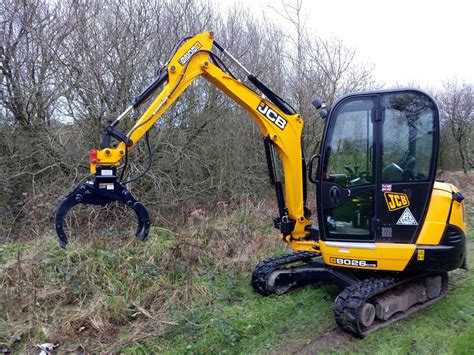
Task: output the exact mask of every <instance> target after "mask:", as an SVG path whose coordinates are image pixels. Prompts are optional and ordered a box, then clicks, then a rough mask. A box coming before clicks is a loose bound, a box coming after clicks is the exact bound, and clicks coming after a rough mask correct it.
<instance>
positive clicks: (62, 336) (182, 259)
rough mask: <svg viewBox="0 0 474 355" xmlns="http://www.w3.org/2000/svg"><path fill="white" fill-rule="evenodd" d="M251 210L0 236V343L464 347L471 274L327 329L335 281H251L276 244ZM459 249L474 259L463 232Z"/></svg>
mask: <svg viewBox="0 0 474 355" xmlns="http://www.w3.org/2000/svg"><path fill="white" fill-rule="evenodd" d="M255 213H259V212H258V211H257V212H255ZM257 217H258V216H256V215H255V214H254V212H248V211H247V212H243V211H236V212H235V213H233V214H232V215H230V216H228V217H225V218H224V217H222V216H221V217H216V218H214V219H212V220H210V221H208V222H207V223H205V224H198V225H195V224H192V223H191V224H190V225H188V226H187V227H185V228H184V229H183V230H181V231H180V233H173V232H170V231H166V230H162V229H154V230H153V232H152V235H151V237H150V240H149V242H147V243H145V244H143V243H140V242H137V241H135V240H124V239H121V238H113V236H111V235H109V236H107V237H102V238H93V239H92V240H85V239H82V240H79V238H76V239H73V241H72V242H71V243H70V245H69V246H68V248H67V250H62V249H60V248H58V247H57V245H56V241H55V239H54V236H53V235H50V236H45V237H44V239H37V240H34V241H30V242H24V243H22V242H12V243H7V244H4V245H2V246H0V261H1V266H0V291H1V293H2V295H3V296H2V298H1V299H0V308H1V312H0V342H2V343H4V344H6V345H8V347H9V348H10V349H12V350H13V351H15V352H16V353H25V352H33V351H34V349H35V344H37V343H41V342H47V341H48V342H50V341H51V342H54V341H58V342H60V344H61V350H62V351H66V350H71V351H73V350H75V349H78V347H82V348H85V349H86V350H87V351H88V352H91V353H100V352H121V353H126V354H145V353H157V352H161V353H165V354H181V353H189V354H201V353H231V354H242V353H245V354H247V353H250V354H252V353H253V354H260V353H271V352H277V353H280V352H282V353H292V352H298V351H302V352H307V353H308V352H309V353H314V352H328V353H336V352H337V353H339V352H357V353H378V354H387V353H388V354H400V353H422V354H424V353H451V354H469V353H474V349H473V344H474V341H473V340H474V297H473V296H472V290H473V289H474V273H468V274H467V276H466V277H464V278H463V279H462V280H459V281H457V282H456V284H455V286H454V287H453V288H451V289H450V291H449V293H448V295H447V297H446V298H445V299H443V300H441V301H440V302H438V303H436V304H434V305H432V306H430V307H428V308H427V309H425V310H423V311H420V312H419V313H417V314H415V315H413V316H411V317H410V318H408V319H406V320H403V321H401V322H399V323H396V324H393V325H391V326H389V327H387V328H384V329H381V330H379V331H377V332H375V333H373V334H371V335H369V336H368V337H367V338H365V339H363V340H358V339H354V338H351V337H350V336H348V335H345V334H342V333H341V332H338V331H337V330H336V328H335V321H334V315H333V312H332V304H333V302H334V299H335V297H336V296H337V294H338V292H339V289H338V288H337V287H335V286H334V285H329V284H325V283H320V284H315V285H313V286H310V287H307V288H305V289H302V290H299V291H296V292H292V293H289V294H287V295H283V296H275V297H261V296H259V295H257V294H255V293H254V292H253V290H252V287H251V285H250V273H251V270H252V268H253V267H254V266H255V264H256V263H257V262H258V261H259V260H260V259H262V258H264V257H268V256H270V255H275V254H281V253H284V252H285V249H284V248H283V247H282V246H281V244H280V242H279V241H277V240H276V238H275V237H274V235H275V233H274V231H273V229H271V228H269V227H268V224H266V223H264V222H266V220H265V221H264V222H261V223H263V224H259V222H258V221H260V220H262V218H260V217H258V218H257ZM262 230H263V231H264V232H262ZM473 232H474V231H473V230H472V229H470V231H469V235H471V236H472V235H473ZM468 255H469V261H470V264H471V265H474V258H473V256H474V241H472V239H470V242H469V254H468ZM456 273H462V271H456Z"/></svg>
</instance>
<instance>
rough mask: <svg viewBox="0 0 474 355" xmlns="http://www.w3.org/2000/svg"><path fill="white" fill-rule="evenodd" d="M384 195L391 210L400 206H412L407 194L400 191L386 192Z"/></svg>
mask: <svg viewBox="0 0 474 355" xmlns="http://www.w3.org/2000/svg"><path fill="white" fill-rule="evenodd" d="M384 196H385V202H387V207H388V210H389V211H396V210H399V209H400V208H404V207H408V206H410V200H409V199H408V196H407V195H406V194H402V193H399V192H385V193H384Z"/></svg>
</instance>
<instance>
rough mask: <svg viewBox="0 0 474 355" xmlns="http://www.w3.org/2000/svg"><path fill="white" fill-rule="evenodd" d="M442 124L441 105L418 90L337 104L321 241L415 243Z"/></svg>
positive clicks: (322, 187)
mask: <svg viewBox="0 0 474 355" xmlns="http://www.w3.org/2000/svg"><path fill="white" fill-rule="evenodd" d="M438 124H439V123H438V113H437V109H436V105H435V104H434V102H433V100H432V99H431V98H430V97H429V96H428V95H426V94H424V93H422V92H419V91H416V90H403V91H400V90H396V91H377V92H370V93H363V94H352V95H348V96H346V97H343V98H342V99H340V100H339V101H337V102H336V103H335V104H334V106H333V108H332V109H331V111H330V113H329V116H328V120H327V122H326V126H325V133H324V136H323V142H322V145H321V154H320V155H321V158H320V161H319V167H318V181H319V184H318V186H317V205H318V211H319V213H318V218H319V225H320V230H321V238H322V239H323V240H328V241H330V240H334V241H354V242H356V241H357V242H374V241H377V242H400V243H410V242H412V241H413V240H414V238H415V237H416V235H417V233H418V229H419V228H418V226H419V225H420V224H421V222H422V220H423V218H424V215H425V212H426V209H427V205H428V203H429V198H430V195H431V189H432V185H433V181H434V176H435V171H436V160H437V159H436V157H437V149H438V143H437V142H438V139H439V138H438Z"/></svg>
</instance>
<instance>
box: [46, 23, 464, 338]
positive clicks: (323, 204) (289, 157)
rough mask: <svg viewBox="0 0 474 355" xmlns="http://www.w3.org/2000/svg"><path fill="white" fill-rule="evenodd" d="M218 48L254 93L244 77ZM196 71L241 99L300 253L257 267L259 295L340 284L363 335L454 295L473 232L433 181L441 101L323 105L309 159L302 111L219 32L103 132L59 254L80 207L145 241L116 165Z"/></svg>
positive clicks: (197, 42)
mask: <svg viewBox="0 0 474 355" xmlns="http://www.w3.org/2000/svg"><path fill="white" fill-rule="evenodd" d="M218 53H220V54H222V55H224V56H225V57H226V58H227V59H228V60H230V61H231V62H232V63H233V64H234V66H235V67H237V68H239V69H240V70H242V71H243V72H244V73H245V75H246V79H247V80H248V82H249V83H251V84H253V87H254V88H253V89H252V88H251V87H250V86H249V85H246V84H245V83H244V82H243V81H242V80H239V79H237V78H236V77H235V76H234V75H233V74H232V72H231V71H230V70H229V68H228V67H227V66H226V64H225V62H224V61H223V60H222V59H221V57H220V56H219V55H218ZM199 76H202V77H204V78H205V79H206V80H208V81H209V82H211V83H212V84H214V85H215V86H217V87H218V88H219V89H221V90H222V91H223V92H224V93H225V94H226V95H227V96H229V97H230V98H231V99H233V100H234V101H235V102H237V104H239V105H240V106H241V107H242V108H244V109H245V110H246V111H247V112H248V113H249V114H250V116H251V117H252V118H253V119H254V121H255V122H256V123H257V125H258V127H259V128H260V130H261V132H262V135H263V142H264V147H265V153H266V160H267V164H268V172H269V175H270V180H271V183H272V185H273V187H274V189H275V193H276V198H277V205H278V217H277V218H275V219H274V225H275V228H277V229H278V230H279V231H280V238H281V240H282V241H283V242H285V243H287V244H288V245H289V246H290V247H291V248H292V249H293V251H294V252H293V253H292V254H289V255H286V256H280V257H275V258H270V259H268V260H264V261H262V262H260V263H259V264H258V265H257V266H256V268H255V270H254V271H253V274H252V285H253V287H254V289H255V291H256V292H258V293H259V294H261V295H264V296H268V295H272V294H282V293H284V292H287V291H289V290H292V289H294V288H297V287H301V286H303V285H306V284H309V283H312V282H315V281H319V280H325V281H330V282H334V283H336V284H338V285H340V286H341V287H342V288H343V291H342V292H341V293H340V294H339V295H338V296H337V298H336V300H335V306H334V312H335V316H336V322H337V323H338V324H339V326H340V327H341V328H342V329H344V330H345V331H347V332H350V333H352V334H353V335H355V336H358V337H364V336H365V335H367V334H368V333H370V332H372V331H374V330H376V329H379V328H380V327H383V326H385V325H387V324H389V323H392V322H394V321H396V320H399V319H401V318H404V317H406V316H408V315H409V314H411V313H413V312H415V311H417V310H419V309H421V308H424V307H426V306H428V305H430V304H432V303H433V302H436V301H437V300H439V299H440V298H442V297H443V296H444V295H445V294H446V291H447V288H448V271H450V270H454V269H456V268H460V267H461V268H466V236H465V233H466V226H465V222H464V215H463V199H464V197H463V195H462V194H461V192H459V191H458V189H457V188H456V187H454V186H453V185H450V184H447V183H444V182H440V181H435V175H436V164H437V157H438V147H439V114H438V109H437V106H436V103H435V102H434V100H433V99H432V98H431V97H430V96H428V95H427V94H425V93H423V92H421V91H419V90H414V89H406V90H378V91H370V92H361V93H353V94H348V95H346V96H344V97H342V98H340V99H338V100H337V101H336V102H334V103H333V104H332V106H331V108H330V109H329V110H326V109H324V106H325V105H324V102H323V101H322V100H320V99H316V100H315V101H314V102H313V104H314V105H315V106H316V108H317V109H318V110H320V115H321V116H322V117H326V120H325V128H324V134H323V139H322V144H321V148H320V154H318V155H316V156H313V157H312V158H311V160H310V161H309V164H306V162H305V159H304V156H303V151H302V130H303V125H304V121H303V118H302V117H301V115H300V114H298V113H297V112H296V111H295V110H294V109H293V107H291V105H290V104H288V103H287V102H286V101H285V100H284V99H282V98H281V97H279V96H278V95H277V94H275V93H274V92H273V91H272V90H270V89H269V88H268V87H267V86H266V85H265V84H264V83H263V82H261V81H260V80H259V79H258V78H257V77H256V76H255V75H254V74H252V73H251V72H250V71H249V70H247V69H246V68H245V67H244V66H243V65H242V64H241V63H239V61H238V60H237V59H236V58H234V57H233V56H232V55H231V54H230V53H229V52H228V51H227V50H226V49H225V48H224V47H223V46H222V45H220V44H219V43H218V42H217V41H215V39H214V33H213V32H205V33H201V34H198V35H197V36H195V37H186V38H184V39H183V40H181V41H180V42H179V43H178V44H177V45H176V47H175V49H174V51H173V54H172V56H171V58H170V59H169V61H168V62H167V63H166V65H164V66H163V67H162V68H161V69H160V70H159V72H158V74H157V77H156V79H155V80H154V81H153V82H152V83H151V84H150V85H149V86H148V87H147V88H146V89H145V90H144V91H143V92H142V93H140V94H139V95H138V96H136V97H135V98H134V99H133V101H132V104H131V106H130V107H128V108H127V109H126V110H125V111H124V112H123V113H122V114H121V115H120V116H119V117H118V118H117V119H116V120H115V121H114V122H113V123H111V124H110V125H109V126H107V127H106V128H105V132H104V135H103V139H102V143H101V145H100V149H99V150H92V151H91V152H90V170H91V173H92V174H93V180H92V181H88V182H86V183H82V184H80V185H79V186H77V187H76V188H75V189H74V190H73V191H72V192H71V193H70V194H69V195H68V196H67V197H66V199H65V200H64V201H63V202H62V203H61V204H60V206H59V208H58V211H57V215H56V222H55V228H56V232H57V235H58V237H59V243H60V246H61V247H63V248H64V247H66V244H67V243H68V238H67V236H66V234H65V231H64V227H63V224H64V217H65V215H66V214H67V212H68V211H69V210H70V209H71V208H72V207H74V206H75V205H77V204H92V205H107V204H109V203H111V202H114V201H118V202H119V203H122V204H124V205H126V206H129V207H130V208H132V209H133V210H134V211H135V212H136V214H137V217H138V229H137V232H136V236H137V238H138V239H140V240H142V241H145V240H146V239H147V236H148V233H149V230H150V219H149V215H148V212H147V210H146V208H145V207H144V205H143V204H141V203H140V202H138V201H137V200H136V199H135V198H134V197H133V196H132V194H131V193H130V192H129V191H128V190H127V188H126V185H127V183H129V182H130V181H127V182H125V181H121V179H120V178H119V176H118V174H117V169H118V168H119V165H120V163H121V161H122V160H124V162H125V164H124V165H125V166H126V162H127V158H128V157H127V155H128V152H129V151H130V150H131V149H133V146H134V145H135V144H137V143H138V141H139V140H140V139H141V138H142V137H143V136H144V135H145V137H146V140H147V142H148V134H147V133H148V131H149V129H150V128H151V127H152V126H153V124H154V123H155V121H156V120H158V119H159V118H160V116H162V114H163V113H164V112H165V111H166V110H167V109H168V108H169V107H170V105H171V104H172V103H173V102H174V101H176V99H177V98H178V97H179V96H180V95H181V93H182V92H183V91H184V90H185V89H186V88H187V87H188V86H189V85H190V84H191V83H192V82H193V80H194V79H195V78H197V77H199ZM158 88H161V91H159V93H158V94H157V96H156V98H155V99H154V100H153V102H152V103H151V105H150V106H149V107H148V109H147V110H146V111H145V112H144V114H143V115H142V116H141V118H140V119H139V120H138V121H137V122H136V123H135V125H134V126H133V127H132V128H131V130H130V131H129V132H128V133H127V134H124V133H122V132H121V131H119V130H118V129H117V128H116V126H117V124H118V123H119V121H120V120H121V119H122V118H124V117H125V116H127V115H128V114H129V113H130V112H131V111H133V110H134V109H135V108H137V107H138V106H140V105H141V104H142V103H143V102H145V101H146V100H147V99H148V98H149V97H150V96H151V95H152V94H153V93H154V92H156V91H157V89H158ZM275 152H276V153H278V154H279V156H280V159H281V163H282V168H283V173H284V183H283V182H282V181H281V180H280V179H279V177H278V175H277V169H276V166H275ZM150 158H151V157H150ZM316 161H317V169H315V170H313V165H315V164H314V163H315V162H316ZM125 166H124V167H123V168H122V171H123V170H124V169H125ZM122 176H123V174H122ZM307 180H309V181H310V182H312V183H313V184H314V185H315V188H316V195H317V201H316V202H317V225H318V228H316V226H315V225H314V222H313V220H312V219H311V212H310V210H309V209H308V208H307V207H306V191H307Z"/></svg>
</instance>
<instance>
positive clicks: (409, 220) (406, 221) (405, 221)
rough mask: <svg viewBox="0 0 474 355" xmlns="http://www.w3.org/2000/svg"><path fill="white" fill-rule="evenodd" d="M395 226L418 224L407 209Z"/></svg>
mask: <svg viewBox="0 0 474 355" xmlns="http://www.w3.org/2000/svg"><path fill="white" fill-rule="evenodd" d="M397 224H398V225H404V226H416V225H418V222H417V221H416V219H415V217H413V214H412V213H411V211H410V209H409V208H408V207H407V208H405V211H403V213H402V215H401V216H400V218H399V219H398V222H397Z"/></svg>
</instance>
